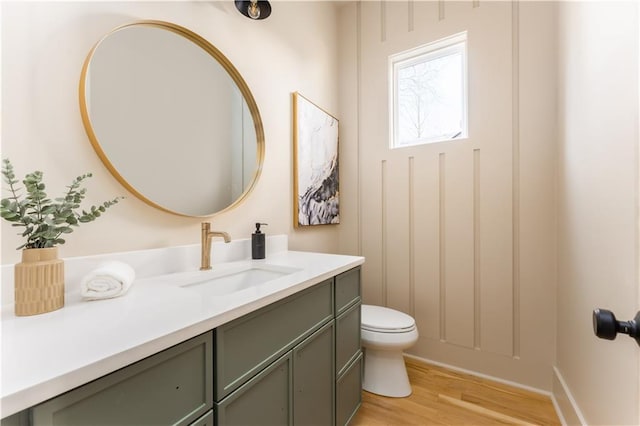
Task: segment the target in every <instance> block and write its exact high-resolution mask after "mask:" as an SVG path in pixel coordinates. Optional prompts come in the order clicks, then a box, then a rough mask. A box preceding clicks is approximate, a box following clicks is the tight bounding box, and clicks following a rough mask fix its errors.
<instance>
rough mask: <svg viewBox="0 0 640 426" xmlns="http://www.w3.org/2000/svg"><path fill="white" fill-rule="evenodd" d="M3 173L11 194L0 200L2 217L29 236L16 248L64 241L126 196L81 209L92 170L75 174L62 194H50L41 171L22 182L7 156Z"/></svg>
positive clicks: (50, 244) (53, 244)
mask: <svg viewBox="0 0 640 426" xmlns="http://www.w3.org/2000/svg"><path fill="white" fill-rule="evenodd" d="M2 176H3V180H4V182H5V183H6V184H7V185H8V188H7V191H8V192H9V193H10V194H11V195H10V196H9V197H7V198H2V200H0V217H2V218H3V219H5V220H7V221H9V222H12V226H17V227H22V228H24V229H23V231H22V232H19V233H18V235H22V236H23V237H25V238H26V242H25V243H24V244H22V245H21V246H19V247H18V248H17V249H18V250H20V249H31V248H46V247H54V246H56V245H58V244H64V243H65V240H64V239H63V238H61V237H62V236H63V235H64V234H70V233H71V232H73V230H74V227H78V226H80V224H81V223H87V222H92V221H94V220H96V219H97V218H99V217H100V215H101V214H102V213H104V212H105V211H106V210H107V209H108V208H109V207H111V206H113V205H114V204H116V203H118V201H120V200H121V199H122V198H124V197H116V198H114V199H112V200H108V201H105V202H103V203H102V204H99V205H97V206H91V207H90V208H89V209H88V210H81V209H80V203H81V202H82V200H83V199H84V198H85V194H86V192H87V190H86V188H83V187H82V184H83V182H84V181H85V179H87V178H90V177H91V173H85V174H83V175H80V176H78V177H76V178H75V179H74V180H73V182H71V185H69V186H67V192H66V193H65V194H64V195H63V196H62V197H60V198H55V199H54V200H51V199H50V198H47V194H46V192H45V184H44V182H42V172H41V171H35V172H32V173H28V174H27V175H25V178H24V180H23V181H22V183H23V185H24V188H23V187H20V186H19V181H18V179H16V176H15V173H14V171H13V165H12V164H11V162H10V161H9V160H8V159H4V160H2Z"/></svg>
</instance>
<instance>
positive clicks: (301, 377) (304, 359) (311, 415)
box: [293, 321, 335, 426]
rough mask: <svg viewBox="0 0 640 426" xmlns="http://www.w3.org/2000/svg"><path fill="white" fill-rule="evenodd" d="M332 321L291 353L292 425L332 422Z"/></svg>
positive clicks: (326, 423)
mask: <svg viewBox="0 0 640 426" xmlns="http://www.w3.org/2000/svg"><path fill="white" fill-rule="evenodd" d="M333 342H334V321H331V322H329V323H328V324H326V325H325V326H324V327H322V328H321V329H320V330H318V331H316V332H315V333H314V334H312V335H311V336H309V338H307V339H306V340H305V341H304V342H302V343H301V344H299V345H298V346H296V347H295V348H294V350H293V424H294V425H296V426H311V425H322V426H331V425H332V424H333V419H334V406H333V405H334V388H335V380H334V377H335V375H334V374H335V373H334V372H335V367H334V346H333Z"/></svg>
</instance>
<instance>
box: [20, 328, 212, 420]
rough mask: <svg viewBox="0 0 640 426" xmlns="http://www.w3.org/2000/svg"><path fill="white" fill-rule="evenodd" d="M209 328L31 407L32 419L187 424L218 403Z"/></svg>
mask: <svg viewBox="0 0 640 426" xmlns="http://www.w3.org/2000/svg"><path fill="white" fill-rule="evenodd" d="M212 346H213V336H212V333H211V332H207V333H205V334H202V335H200V336H197V337H194V338H193V339H190V340H187V341H186V342H184V343H181V344H179V345H176V346H173V347H171V348H169V349H167V350H165V351H162V352H160V353H158V354H155V355H153V356H151V357H149V358H145V359H144V360H142V361H139V362H137V363H135V364H132V365H131V366H129V367H125V368H123V369H121V370H118V371H116V372H115V373H112V374H109V375H108V376H105V377H102V378H100V379H97V380H94V381H93V382H91V383H88V384H87V385H84V386H82V387H79V388H76V389H74V390H71V391H69V392H67V393H65V394H63V395H61V396H58V397H56V398H54V399H51V400H49V401H47V402H44V403H42V404H40V405H37V406H35V407H34V408H33V409H32V415H33V424H34V425H35V426H40V425H58V426H74V425H77V426H87V425H92V426H100V425H105V426H106V425H109V426H114V425H135V426H143V425H153V426H160V425H188V424H190V423H191V422H193V421H194V420H196V419H198V418H199V417H200V416H202V415H203V414H205V413H206V412H207V411H208V410H210V409H211V408H212V406H213V349H212Z"/></svg>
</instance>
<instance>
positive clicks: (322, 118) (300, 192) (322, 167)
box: [293, 92, 340, 228]
mask: <svg viewBox="0 0 640 426" xmlns="http://www.w3.org/2000/svg"><path fill="white" fill-rule="evenodd" d="M338 130H339V122H338V119H337V118H336V117H334V116H333V115H331V114H329V113H328V112H326V111H325V110H324V109H322V108H320V107H319V106H317V105H316V104H315V103H313V102H311V101H310V100H309V99H307V98H305V97H304V96H302V95H301V94H300V93H298V92H294V93H293V224H294V226H295V227H296V228H298V227H301V226H314V225H336V224H339V223H340V179H339V131H338Z"/></svg>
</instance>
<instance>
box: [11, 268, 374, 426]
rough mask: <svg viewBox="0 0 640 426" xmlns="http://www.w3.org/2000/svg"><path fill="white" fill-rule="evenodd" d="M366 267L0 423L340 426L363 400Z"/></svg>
mask: <svg viewBox="0 0 640 426" xmlns="http://www.w3.org/2000/svg"><path fill="white" fill-rule="evenodd" d="M360 304H361V299H360V268H359V267H357V268H355V269H352V270H349V271H347V272H345V273H343V274H339V275H337V276H335V277H333V278H330V279H328V280H325V281H323V282H321V283H319V284H316V285H314V286H312V287H310V288H307V289H305V290H302V291H300V292H298V293H295V294H293V295H291V296H289V297H287V298H285V299H282V300H280V301H277V302H274V303H272V304H270V305H267V306H265V307H263V308H260V309H258V310H256V311H254V312H251V313H249V314H246V315H244V316H242V317H240V318H237V319H235V320H233V321H230V322H228V323H226V324H223V325H221V326H220V327H217V328H216V329H214V330H212V331H209V332H207V333H204V334H202V335H199V336H196V337H194V338H192V339H190V340H187V341H185V342H183V343H180V344H178V345H176V346H173V347H171V348H169V349H167V350H164V351H162V352H160V353H157V354H155V355H152V356H150V357H148V358H146V359H143V360H141V361H139V362H137V363H135V364H132V365H130V366H128V367H125V368H123V369H121V370H118V371H116V372H114V373H111V374H109V375H107V376H104V377H102V378H99V379H96V380H94V381H93V382H90V383H88V384H86V385H84V386H81V387H79V388H76V389H73V390H71V391H69V392H67V393H65V394H63V395H60V396H58V397H56V398H53V399H51V400H49V401H46V402H44V403H42V404H39V405H37V406H35V407H32V408H30V409H28V410H25V411H22V412H20V413H17V414H15V415H13V416H10V417H8V418H5V419H3V420H2V422H1V423H2V426H6V425H9V426H17V425H19V426H28V425H37V426H39V425H60V426H73V425H82V426H85V425H138V426H140V425H192V426H214V425H217V426H225V425H243V426H248V425H260V426H262V425H329V426H333V425H337V426H343V425H346V424H348V423H349V422H350V420H351V419H352V417H353V415H354V414H355V413H356V411H357V410H358V408H359V406H360V403H361V393H362V352H361V348H360Z"/></svg>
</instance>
